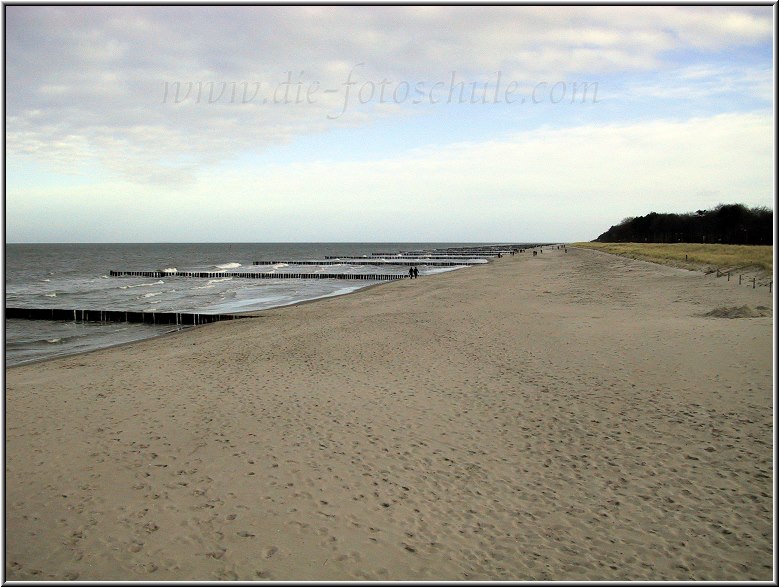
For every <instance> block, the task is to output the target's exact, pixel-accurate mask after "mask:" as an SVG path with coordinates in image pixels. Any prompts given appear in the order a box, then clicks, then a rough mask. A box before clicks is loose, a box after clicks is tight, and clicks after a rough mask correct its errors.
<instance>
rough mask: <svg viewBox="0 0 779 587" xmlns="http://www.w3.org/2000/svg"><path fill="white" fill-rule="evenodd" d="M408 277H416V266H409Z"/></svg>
mask: <svg viewBox="0 0 779 587" xmlns="http://www.w3.org/2000/svg"><path fill="white" fill-rule="evenodd" d="M408 277H409V279H414V268H413V267H409V268H408Z"/></svg>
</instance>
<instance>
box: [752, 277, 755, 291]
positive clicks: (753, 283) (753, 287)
mask: <svg viewBox="0 0 779 587" xmlns="http://www.w3.org/2000/svg"><path fill="white" fill-rule="evenodd" d="M752 289H755V278H754V277H753V278H752Z"/></svg>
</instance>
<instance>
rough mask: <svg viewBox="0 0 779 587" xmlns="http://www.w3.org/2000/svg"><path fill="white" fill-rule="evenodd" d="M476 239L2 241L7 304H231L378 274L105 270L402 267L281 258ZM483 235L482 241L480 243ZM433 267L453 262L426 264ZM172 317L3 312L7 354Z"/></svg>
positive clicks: (70, 350)
mask: <svg viewBox="0 0 779 587" xmlns="http://www.w3.org/2000/svg"><path fill="white" fill-rule="evenodd" d="M473 244H474V243H278V244H273V243H262V244H251V243H216V244H214V243H200V244H198V243H193V244H179V243H176V244H34V245H21V244H9V245H6V247H5V303H6V306H7V307H25V308H65V309H95V310H128V311H160V312H199V313H229V312H241V311H249V310H260V309H265V308H271V307H275V306H283V305H287V304H293V303H296V302H300V301H304V300H310V299H316V298H322V297H327V296H333V295H340V294H344V293H348V292H351V291H354V290H356V289H359V288H361V287H365V286H368V285H371V284H373V283H376V282H375V281H343V280H334V279H315V280H314V279H311V280H308V279H290V280H257V281H255V280H247V279H239V278H223V279H187V278H176V277H165V278H162V279H155V278H130V277H109V276H108V274H109V271H111V270H127V271H155V270H162V269H177V270H179V271H210V272H219V271H228V272H229V271H241V272H246V271H265V272H285V271H291V272H298V273H316V272H324V273H344V272H345V273H406V272H407V271H408V268H407V267H402V266H374V265H350V264H349V263H348V262H347V261H345V262H344V263H343V264H342V265H322V266H320V265H307V266H297V267H288V266H285V265H284V264H276V265H262V266H255V265H252V262H253V261H262V260H288V259H296V260H321V259H324V257H325V256H326V255H337V256H340V255H343V256H361V255H369V254H371V253H373V252H395V251H401V250H416V249H432V248H443V247H454V246H473ZM477 244H478V243H477ZM419 269H420V273H422V274H430V273H436V272H441V271H448V270H452V269H451V268H448V267H447V268H442V267H420V268H419ZM175 329H176V327H175V326H170V325H166V326H159V325H158V326H152V325H146V324H125V323H105V324H103V323H77V322H67V321H56V322H55V321H43V320H6V321H5V345H6V346H5V349H6V350H5V359H6V364H7V365H15V364H20V363H25V362H29V361H34V360H38V359H43V358H49V357H54V356H61V355H67V354H74V353H78V352H83V351H87V350H92V349H95V348H101V347H106V346H111V345H114V344H119V343H123V342H128V341H133V340H139V339H143V338H149V337H152V336H157V335H159V334H162V333H165V332H169V331H171V330H175Z"/></svg>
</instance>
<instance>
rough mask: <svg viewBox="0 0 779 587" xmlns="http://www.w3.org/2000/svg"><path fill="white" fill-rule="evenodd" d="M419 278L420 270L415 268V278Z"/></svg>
mask: <svg viewBox="0 0 779 587" xmlns="http://www.w3.org/2000/svg"><path fill="white" fill-rule="evenodd" d="M417 277H419V269H417V268H416V267H414V278H417Z"/></svg>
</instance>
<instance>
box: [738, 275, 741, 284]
mask: <svg viewBox="0 0 779 587" xmlns="http://www.w3.org/2000/svg"><path fill="white" fill-rule="evenodd" d="M738 284H739V285H741V275H739V276H738Z"/></svg>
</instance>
